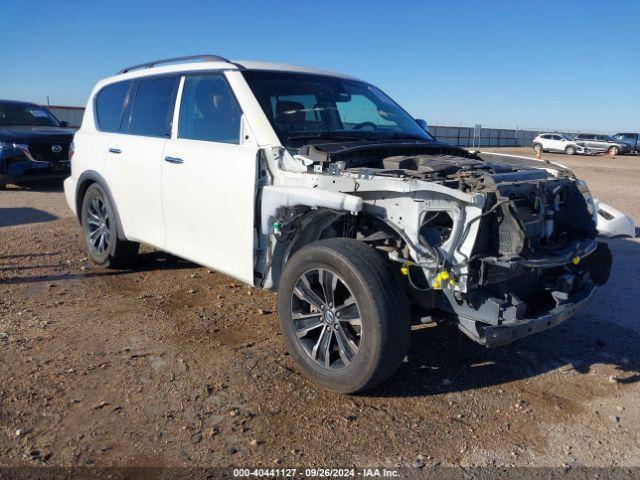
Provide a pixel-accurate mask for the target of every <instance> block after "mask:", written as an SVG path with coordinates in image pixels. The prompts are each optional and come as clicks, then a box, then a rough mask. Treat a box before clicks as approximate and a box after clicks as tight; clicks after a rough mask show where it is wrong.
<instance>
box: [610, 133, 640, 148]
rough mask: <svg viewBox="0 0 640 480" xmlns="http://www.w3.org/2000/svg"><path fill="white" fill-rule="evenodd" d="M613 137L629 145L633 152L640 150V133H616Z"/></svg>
mask: <svg viewBox="0 0 640 480" xmlns="http://www.w3.org/2000/svg"><path fill="white" fill-rule="evenodd" d="M613 139H614V140H615V141H616V142H618V143H624V144H625V145H627V146H628V147H629V150H630V151H632V152H640V133H616V134H615V135H614V136H613Z"/></svg>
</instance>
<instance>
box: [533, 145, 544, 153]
mask: <svg viewBox="0 0 640 480" xmlns="http://www.w3.org/2000/svg"><path fill="white" fill-rule="evenodd" d="M533 151H534V152H536V153H542V145H540V144H539V143H536V144H535V145H534V146H533Z"/></svg>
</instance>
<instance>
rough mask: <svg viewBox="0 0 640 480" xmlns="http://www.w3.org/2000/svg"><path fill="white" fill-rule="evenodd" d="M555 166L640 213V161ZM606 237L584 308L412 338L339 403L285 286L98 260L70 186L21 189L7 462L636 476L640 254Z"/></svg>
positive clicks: (13, 227)
mask: <svg viewBox="0 0 640 480" xmlns="http://www.w3.org/2000/svg"><path fill="white" fill-rule="evenodd" d="M500 151H501V152H504V153H524V154H527V155H530V154H531V150H530V149H500ZM545 158H550V159H554V160H558V161H560V162H561V163H564V164H566V165H568V166H570V167H571V168H573V169H574V170H575V171H576V172H577V174H578V175H579V176H581V177H582V178H584V179H586V180H587V181H588V182H589V185H590V187H591V190H592V192H593V193H594V195H595V196H596V197H598V198H600V199H601V200H603V201H605V202H608V203H610V204H611V205H613V206H615V207H617V208H619V209H620V210H623V211H625V212H627V213H629V214H630V215H632V217H633V218H634V219H635V220H636V222H638V221H640V189H639V188H638V185H640V157H637V156H636V157H632V156H620V157H617V158H609V157H603V156H600V157H584V156H575V157H568V156H565V155H545ZM610 245H611V247H612V250H613V252H614V270H613V275H612V279H611V281H610V283H609V284H607V285H606V286H604V287H603V288H602V289H600V290H599V291H598V292H597V293H596V295H595V298H594V300H593V303H592V304H591V306H590V307H589V308H588V310H587V311H586V312H584V313H583V314H581V315H579V316H578V317H576V318H574V319H572V320H571V321H569V322H567V323H565V324H563V325H561V326H559V327H558V328H556V329H553V330H551V331H548V332H545V333H543V334H539V335H537V336H533V337H529V338H527V339H523V340H521V341H519V342H517V343H515V344H512V345H510V346H507V347H503V348H501V349H497V350H487V349H484V348H482V347H480V346H478V345H476V344H474V343H473V342H471V341H470V340H468V339H467V338H466V337H464V336H463V335H462V334H460V333H459V332H458V331H457V330H456V329H455V328H449V327H438V328H418V329H416V330H415V331H414V332H413V334H412V347H411V351H410V354H409V356H408V358H407V359H406V361H405V363H403V365H402V366H401V368H400V370H399V371H398V372H397V373H396V375H395V376H394V377H393V378H392V379H391V380H390V381H389V382H387V383H386V384H385V385H383V386H381V387H379V388H377V389H375V390H373V391H370V392H367V393H366V394H364V395H357V396H347V395H340V394H336V393H332V392H329V391H325V390H323V389H321V388H319V387H317V386H316V385H314V384H313V383H312V382H310V381H308V380H306V379H305V378H303V377H302V376H301V375H300V374H299V373H298V371H297V370H296V367H295V365H294V364H293V362H292V361H291V359H290V358H289V357H288V356H287V354H286V353H285V351H284V347H283V344H282V338H281V336H280V333H279V329H278V325H277V318H276V314H275V313H274V312H275V306H276V305H275V295H274V294H272V293H270V292H266V291H260V290H257V289H252V288H248V287H246V286H243V285H240V284H239V283H237V282H236V281H234V280H232V279H230V278H228V277H225V276H224V275H221V274H219V273H216V272H211V271H208V270H207V269H205V268H201V267H198V266H196V265H194V264H191V263H188V262H185V261H182V260H180V259H177V258H174V257H172V256H169V255H166V254H164V253H161V252H157V251H152V250H150V249H144V250H143V253H142V254H141V255H140V259H139V263H138V265H137V267H136V268H135V269H134V270H132V271H117V272H113V271H106V270H103V269H101V268H97V267H94V266H92V265H91V264H90V263H89V261H88V259H87V256H86V253H85V250H84V246H83V243H82V239H81V237H80V229H79V227H78V224H77V222H76V221H75V219H74V218H71V213H70V212H69V211H68V209H67V208H66V204H65V202H64V198H63V193H62V192H61V189H60V187H59V186H57V185H54V186H43V185H37V186H31V187H26V188H18V187H10V188H9V190H7V191H2V192H0V365H1V368H0V465H5V466H7V465H11V466H15V465H26V464H28V465H43V464H46V465H55V466H68V465H100V466H108V465H119V466H150V465H153V466H175V465H185V466H186V465H189V466H227V465H234V466H242V467H247V466H261V465H263V466H314V467H335V466H378V467H384V466H406V467H412V468H413V467H415V468H419V467H422V466H425V465H426V466H429V465H465V466H489V465H500V466H502V465H519V466H520V465H522V466H561V465H565V466H566V465H589V466H620V465H624V466H640V412H639V411H638V395H639V394H640V383H639V380H640V355H638V352H639V351H640V323H639V317H640V315H639V313H640V300H639V296H638V287H637V279H638V277H639V274H640V260H639V258H640V256H639V253H640V243H639V242H638V241H637V240H628V239H627V240H614V241H611V242H610Z"/></svg>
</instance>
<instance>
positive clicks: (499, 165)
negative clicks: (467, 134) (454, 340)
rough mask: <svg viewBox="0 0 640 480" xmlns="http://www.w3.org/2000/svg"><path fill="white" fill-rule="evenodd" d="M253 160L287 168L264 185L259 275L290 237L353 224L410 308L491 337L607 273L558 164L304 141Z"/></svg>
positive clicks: (558, 313) (579, 298)
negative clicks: (384, 260) (385, 262)
mask: <svg viewBox="0 0 640 480" xmlns="http://www.w3.org/2000/svg"><path fill="white" fill-rule="evenodd" d="M263 161H264V162H265V163H266V164H267V165H268V164H269V163H270V162H271V163H272V164H277V165H278V168H277V169H276V170H284V171H285V172H286V171H287V170H288V172H286V173H283V174H282V175H281V176H277V177H276V178H273V179H265V181H264V186H263V187H262V190H261V216H260V218H261V226H260V232H261V234H262V235H263V236H265V237H269V238H275V242H270V243H269V244H268V246H267V245H265V243H264V238H263V239H262V240H260V243H261V244H262V245H263V247H262V249H261V254H260V255H258V261H257V264H256V271H257V276H258V277H260V281H261V282H262V284H263V285H264V286H266V287H269V286H271V285H273V284H275V283H276V282H277V277H278V275H279V271H280V268H281V267H280V265H282V264H283V263H284V262H285V261H286V259H287V258H288V256H290V255H291V254H292V253H293V252H294V251H295V250H296V249H297V248H299V246H301V245H303V244H304V243H307V242H309V241H313V240H317V239H322V238H329V237H331V236H350V237H353V238H357V239H360V240H362V241H364V242H367V243H369V244H371V245H372V246H373V247H375V248H376V249H377V250H378V251H379V252H380V253H381V255H385V256H387V257H388V259H389V261H390V262H391V264H392V265H395V267H394V272H396V273H397V274H398V276H399V278H400V281H401V282H403V284H404V285H405V287H406V291H407V294H408V297H409V298H411V300H412V302H413V305H414V307H415V309H416V311H418V312H420V313H418V314H417V316H418V317H420V318H423V319H425V318H436V319H438V321H441V320H451V321H454V322H455V323H456V324H457V325H458V326H459V327H460V329H461V330H462V331H463V332H464V333H466V334H467V335H468V336H469V337H471V338H472V339H474V340H475V341H477V342H479V343H482V344H486V345H487V346H495V345H500V344H504V343H509V342H510V341H512V340H514V339H516V338H519V337H521V336H525V335H528V334H530V333H534V332H535V331H539V330H544V329H546V328H550V327H551V326H553V325H555V324H556V323H559V322H561V321H563V320H564V319H566V318H568V317H569V316H571V315H573V314H574V313H575V312H576V311H577V309H578V308H579V307H580V306H581V305H583V304H584V300H586V299H587V298H589V297H590V295H591V294H592V292H593V290H594V289H595V287H596V286H597V285H601V284H603V283H605V282H606V281H607V279H608V277H609V272H610V267H611V254H610V251H609V249H608V247H607V245H606V244H605V243H601V242H598V241H597V239H596V237H597V235H598V231H597V229H596V224H597V220H598V218H597V211H596V210H597V206H596V203H595V201H594V199H593V198H592V197H591V194H590V193H589V190H588V188H587V186H586V184H585V183H584V182H582V181H581V180H578V179H576V178H575V176H574V175H573V173H572V172H570V171H569V170H568V169H566V168H565V167H562V166H560V165H557V164H552V163H544V162H540V161H535V160H530V159H524V158H522V157H505V156H502V155H497V154H481V153H478V152H470V151H467V150H464V149H460V148H456V147H452V146H449V145H446V144H442V143H439V142H394V143H384V142H373V143H372V142H349V143H345V142H341V143H331V142H325V143H314V144H309V145H305V146H303V147H301V148H299V149H298V150H297V151H295V152H290V151H288V150H285V149H280V150H277V151H276V150H274V151H272V152H265V158H264V159H263ZM270 170H271V171H274V170H273V169H270ZM270 236H272V237H270Z"/></svg>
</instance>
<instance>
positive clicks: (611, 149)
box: [609, 147, 620, 155]
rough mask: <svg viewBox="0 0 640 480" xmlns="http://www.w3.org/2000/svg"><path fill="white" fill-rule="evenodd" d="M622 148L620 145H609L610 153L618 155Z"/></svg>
mask: <svg viewBox="0 0 640 480" xmlns="http://www.w3.org/2000/svg"><path fill="white" fill-rule="evenodd" d="M618 153H620V149H619V148H618V147H609V155H618Z"/></svg>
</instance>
